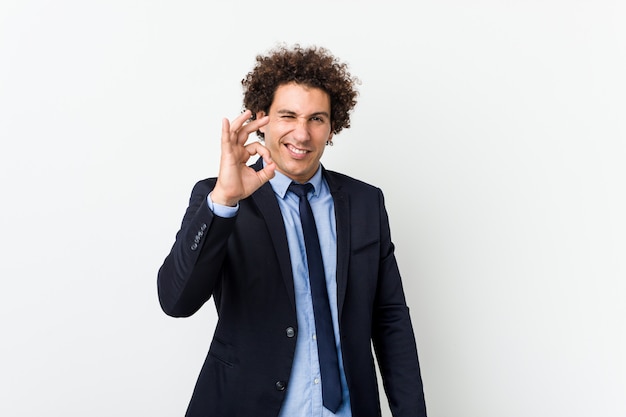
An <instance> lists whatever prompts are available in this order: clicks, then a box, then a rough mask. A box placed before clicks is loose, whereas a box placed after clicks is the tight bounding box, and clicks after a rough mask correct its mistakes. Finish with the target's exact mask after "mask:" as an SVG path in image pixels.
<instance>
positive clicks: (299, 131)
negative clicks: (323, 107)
mask: <svg viewBox="0 0 626 417" xmlns="http://www.w3.org/2000/svg"><path fill="white" fill-rule="evenodd" d="M292 134H293V138H294V139H296V140H298V141H306V140H308V139H309V138H310V137H311V135H310V134H309V125H308V120H307V119H302V118H299V119H297V120H296V122H295V123H294V126H293V132H292Z"/></svg>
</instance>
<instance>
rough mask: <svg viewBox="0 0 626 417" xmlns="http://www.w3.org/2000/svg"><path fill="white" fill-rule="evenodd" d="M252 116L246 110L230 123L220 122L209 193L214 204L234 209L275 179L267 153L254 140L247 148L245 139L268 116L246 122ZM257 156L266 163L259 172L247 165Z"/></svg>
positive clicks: (266, 119) (272, 166)
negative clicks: (215, 168)
mask: <svg viewBox="0 0 626 417" xmlns="http://www.w3.org/2000/svg"><path fill="white" fill-rule="evenodd" d="M251 115H252V113H251V112H250V110H246V111H245V112H243V113H242V114H240V115H239V116H238V117H237V118H235V119H234V120H233V121H232V122H229V121H228V119H223V120H222V145H221V150H222V154H221V158H220V170H219V174H218V177H217V184H216V185H215V188H214V189H213V192H212V193H211V199H212V200H213V202H214V203H217V204H221V205H225V206H233V207H234V206H236V205H237V203H238V202H239V200H242V199H244V198H246V197H248V196H249V195H250V194H252V193H253V192H255V191H256V190H258V189H259V188H260V187H261V186H262V185H263V184H265V183H266V182H268V181H269V180H270V179H271V178H273V177H274V170H275V169H276V165H275V164H274V162H273V161H272V158H271V155H270V151H269V150H268V149H267V148H266V147H265V146H263V144H262V143H260V142H258V141H255V142H252V143H249V144H248V145H246V144H245V143H246V141H247V140H248V136H249V135H250V134H251V133H253V132H256V131H257V130H258V129H259V128H260V127H261V126H265V125H266V124H267V123H268V122H269V118H268V117H267V116H265V117H262V118H260V119H257V120H253V121H250V122H247V121H248V120H249V119H250V116H251ZM254 155H260V156H261V157H262V158H263V161H264V162H265V163H266V165H265V167H264V168H263V169H262V170H260V171H255V170H254V169H253V168H251V167H249V166H247V165H246V163H247V162H248V160H249V159H250V157H251V156H254Z"/></svg>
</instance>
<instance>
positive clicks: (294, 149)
mask: <svg viewBox="0 0 626 417" xmlns="http://www.w3.org/2000/svg"><path fill="white" fill-rule="evenodd" d="M288 147H289V150H290V151H291V152H293V153H297V154H301V155H304V154H305V153H306V152H307V151H305V150H304V149H298V148H295V147H293V146H291V145H288Z"/></svg>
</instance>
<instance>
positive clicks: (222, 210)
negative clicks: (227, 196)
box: [206, 193, 239, 219]
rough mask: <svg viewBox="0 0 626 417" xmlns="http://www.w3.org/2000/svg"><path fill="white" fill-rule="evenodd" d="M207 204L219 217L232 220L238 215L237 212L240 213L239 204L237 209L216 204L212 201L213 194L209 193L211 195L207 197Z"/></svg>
mask: <svg viewBox="0 0 626 417" xmlns="http://www.w3.org/2000/svg"><path fill="white" fill-rule="evenodd" d="M206 202H207V204H208V205H209V209H210V210H211V211H212V212H213V214H215V215H216V216H219V217H224V218H227V219H230V218H232V217H235V216H236V215H237V212H238V211H239V203H237V205H236V206H235V207H231V206H223V205H221V204H217V203H214V202H213V200H211V193H209V195H208V196H207V197H206Z"/></svg>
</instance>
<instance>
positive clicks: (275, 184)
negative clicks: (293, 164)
mask: <svg viewBox="0 0 626 417" xmlns="http://www.w3.org/2000/svg"><path fill="white" fill-rule="evenodd" d="M263 166H265V161H263ZM274 172H275V173H276V175H274V178H272V179H271V180H270V184H271V186H272V189H273V190H274V192H275V193H276V194H277V195H278V196H279V197H280V198H285V194H287V189H288V188H289V185H290V184H291V183H292V181H293V180H292V179H291V178H289V177H288V176H286V175H285V174H282V173H280V172H278V171H274ZM307 182H310V183H311V184H313V195H315V196H318V195H319V193H320V190H321V189H322V164H320V166H319V167H318V168H317V171H315V174H314V175H313V177H311V179H310V180H309V181H307Z"/></svg>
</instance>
